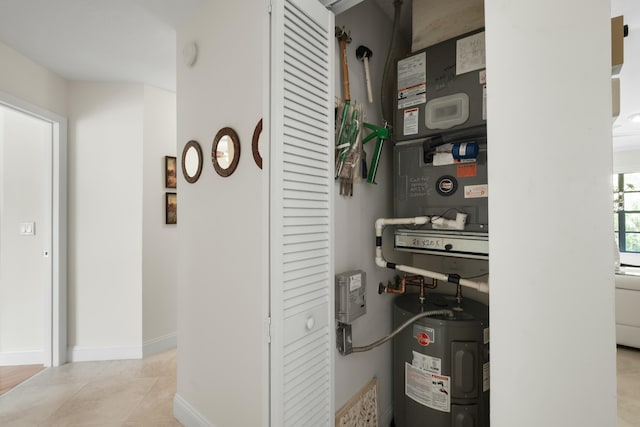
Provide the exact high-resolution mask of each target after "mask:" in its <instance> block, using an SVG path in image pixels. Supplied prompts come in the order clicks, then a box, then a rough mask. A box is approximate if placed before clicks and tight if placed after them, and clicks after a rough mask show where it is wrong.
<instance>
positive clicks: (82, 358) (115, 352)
mask: <svg viewBox="0 0 640 427" xmlns="http://www.w3.org/2000/svg"><path fill="white" fill-rule="evenodd" d="M125 359H142V346H131V347H78V346H74V347H69V348H68V349H67V361H68V362H93V361H99V360H125Z"/></svg>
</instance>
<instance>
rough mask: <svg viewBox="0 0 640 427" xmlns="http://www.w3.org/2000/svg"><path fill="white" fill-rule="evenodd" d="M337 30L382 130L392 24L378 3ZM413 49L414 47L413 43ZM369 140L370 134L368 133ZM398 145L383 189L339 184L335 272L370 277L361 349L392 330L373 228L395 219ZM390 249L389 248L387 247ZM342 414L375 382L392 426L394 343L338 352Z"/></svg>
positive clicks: (361, 94) (356, 334)
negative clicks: (345, 189) (361, 53)
mask: <svg viewBox="0 0 640 427" xmlns="http://www.w3.org/2000/svg"><path fill="white" fill-rule="evenodd" d="M336 26H340V27H342V26H344V27H345V29H346V30H348V31H350V32H351V37H352V41H351V43H349V44H348V45H347V61H348V65H349V86H350V92H351V99H352V100H353V101H357V102H359V103H362V104H363V106H364V113H365V122H368V123H372V124H374V125H377V126H382V125H383V122H382V118H381V114H380V111H381V110H380V87H381V82H382V73H383V71H384V64H385V60H386V57H387V50H388V48H389V41H390V39H391V21H390V20H389V18H388V17H387V16H386V15H385V14H384V13H383V12H382V11H381V10H380V9H379V7H378V5H377V4H375V2H373V1H365V2H362V3H360V4H359V5H357V6H355V7H353V8H351V9H349V10H348V11H346V12H344V13H342V14H339V15H337V16H336ZM360 45H365V46H367V47H369V48H370V49H371V51H372V52H373V55H372V57H371V60H370V64H369V65H370V69H371V79H372V82H371V85H372V90H373V103H372V104H369V103H368V101H367V92H366V82H365V77H364V65H363V64H362V62H360V61H358V59H357V58H356V54H355V52H356V49H357V47H358V46H360ZM407 45H409V42H408V41H407ZM335 51H336V59H335V64H336V70H335V72H336V74H335V82H336V84H335V88H336V97H337V98H342V96H343V94H342V84H341V82H342V74H341V68H340V67H339V64H340V59H339V55H340V49H339V46H338V43H337V41H336V48H335ZM364 134H365V135H367V134H368V131H366V130H365V131H364ZM374 144H375V140H374V141H371V142H368V143H367V144H366V145H365V150H366V151H367V160H368V166H370V162H371V159H372V155H373V148H374ZM392 164H393V146H392V143H391V142H387V143H386V144H385V147H384V151H383V155H382V156H381V159H380V165H379V169H378V173H377V177H376V181H377V184H376V185H374V184H368V183H366V181H363V182H361V183H359V184H354V188H353V197H344V196H340V191H339V187H338V184H336V189H335V194H336V203H335V233H336V234H335V249H336V250H335V256H334V259H335V271H336V273H342V272H345V271H349V270H355V269H361V270H364V271H365V272H366V274H367V314H365V315H364V316H362V317H360V318H359V319H356V320H355V321H354V322H353V324H352V333H353V341H354V345H355V346H359V345H366V344H370V343H371V342H373V341H375V340H377V339H378V338H380V337H382V336H383V335H386V334H387V333H389V332H390V331H391V323H392V322H391V307H392V301H393V296H391V295H378V284H379V283H380V282H384V283H385V284H386V283H387V280H389V279H391V278H392V277H393V276H394V275H395V274H396V273H395V272H394V271H392V270H388V269H382V268H379V267H377V266H376V265H375V259H374V258H375V233H374V227H373V224H374V222H375V220H376V219H377V218H384V217H391V216H393V198H392V196H393V190H392V189H393V176H392ZM392 234H393V233H392V232H388V233H387V234H385V241H390V240H392V238H393V236H392ZM385 249H386V246H385ZM385 255H388V256H389V259H390V260H392V261H395V262H407V261H406V260H404V261H403V259H404V258H405V257H406V255H402V254H401V253H392V252H388V254H387V253H385ZM335 358H336V364H335V393H336V410H339V409H340V408H341V407H342V406H343V405H344V404H345V403H347V402H348V401H349V399H350V398H351V397H352V396H353V395H354V394H355V393H356V392H357V391H358V390H360V389H361V388H362V387H363V386H365V385H366V384H367V383H368V382H369V381H370V380H371V379H372V378H373V377H376V378H377V381H378V406H379V411H380V418H381V424H380V425H383V426H386V425H389V422H390V421H391V415H392V414H391V411H392V407H391V405H392V402H391V387H392V382H391V342H389V343H387V344H384V345H382V346H380V347H378V348H376V349H374V350H372V351H369V352H366V353H353V354H351V355H348V356H341V355H340V354H339V352H338V351H337V350H336V352H335Z"/></svg>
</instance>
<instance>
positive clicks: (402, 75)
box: [393, 30, 487, 141]
mask: <svg viewBox="0 0 640 427" xmlns="http://www.w3.org/2000/svg"><path fill="white" fill-rule="evenodd" d="M397 67H398V81H397V82H396V88H397V94H396V95H397V97H396V104H395V105H396V113H395V122H394V126H393V134H394V139H395V141H406V140H409V139H415V138H424V137H428V136H433V135H441V134H444V133H448V132H451V131H461V130H467V129H472V128H476V127H480V126H486V124H487V111H486V94H487V85H486V71H485V43H484V30H476V31H473V32H470V33H467V34H464V35H462V36H459V37H455V38H453V39H450V40H446V41H443V42H441V43H438V44H435V45H433V46H430V47H427V48H426V49H423V50H420V51H417V52H413V53H412V54H411V55H409V56H408V57H407V58H404V59H401V60H399V61H398V63H397Z"/></svg>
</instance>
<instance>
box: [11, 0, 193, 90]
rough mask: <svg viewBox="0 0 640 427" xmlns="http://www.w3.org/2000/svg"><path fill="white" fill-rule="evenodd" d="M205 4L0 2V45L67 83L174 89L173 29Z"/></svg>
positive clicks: (183, 0)
mask: <svg viewBox="0 0 640 427" xmlns="http://www.w3.org/2000/svg"><path fill="white" fill-rule="evenodd" d="M203 2H204V0H0V41H2V42H3V43H5V44H6V45H8V46H10V47H12V48H14V49H15V50H17V51H19V52H20V53H22V54H23V55H25V56H27V57H29V58H31V59H32V60H34V61H35V62H38V63H40V64H41V65H43V66H45V67H46V68H48V69H50V70H52V71H54V72H56V73H58V74H59V75H61V76H62V77H64V78H66V79H68V80H86V81H115V82H139V83H148V84H151V85H153V86H157V87H160V88H164V89H168V90H175V61H176V41H175V30H176V28H177V27H178V26H179V25H181V24H182V23H183V22H184V21H185V20H186V19H187V18H188V17H189V16H190V15H191V14H193V13H194V12H195V11H196V10H197V8H198V7H199V6H200V5H201V4H202V3H203Z"/></svg>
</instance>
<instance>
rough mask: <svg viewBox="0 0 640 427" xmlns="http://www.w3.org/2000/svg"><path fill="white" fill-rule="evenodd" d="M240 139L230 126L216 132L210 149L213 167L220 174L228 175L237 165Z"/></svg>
mask: <svg viewBox="0 0 640 427" xmlns="http://www.w3.org/2000/svg"><path fill="white" fill-rule="evenodd" d="M239 160H240V140H239V139H238V135H237V134H236V132H235V131H234V130H233V129H231V128H222V129H220V131H219V132H218V133H217V134H216V137H215V138H214V140H213V148H212V149H211V161H212V162H213V167H214V169H215V170H216V172H218V175H220V176H229V175H231V174H232V173H233V171H235V170H236V167H238V161H239Z"/></svg>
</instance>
